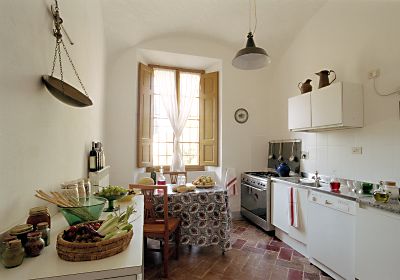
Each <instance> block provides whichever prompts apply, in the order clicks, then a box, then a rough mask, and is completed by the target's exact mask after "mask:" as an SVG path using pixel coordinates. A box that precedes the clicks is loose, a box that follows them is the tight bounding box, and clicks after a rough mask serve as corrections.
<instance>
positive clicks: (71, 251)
mask: <svg viewBox="0 0 400 280" xmlns="http://www.w3.org/2000/svg"><path fill="white" fill-rule="evenodd" d="M62 236H63V232H61V233H60V234H59V235H58V236H57V246H56V248H57V254H58V256H59V257H60V258H61V259H63V260H66V261H70V262H81V261H93V260H99V259H104V258H108V257H111V256H114V255H116V254H118V253H121V252H122V251H124V250H125V249H126V248H127V247H128V245H129V243H130V242H131V239H132V236H133V230H130V231H129V232H127V233H126V234H124V235H121V236H119V237H116V238H111V239H108V240H103V241H99V242H93V243H79V242H69V241H66V240H64V239H63V238H62Z"/></svg>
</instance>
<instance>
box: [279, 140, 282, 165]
mask: <svg viewBox="0 0 400 280" xmlns="http://www.w3.org/2000/svg"><path fill="white" fill-rule="evenodd" d="M279 144H280V145H279V156H278V160H279V161H281V160H282V159H283V157H282V142H281V143H279Z"/></svg>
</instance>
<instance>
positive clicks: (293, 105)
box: [288, 93, 311, 130]
mask: <svg viewBox="0 0 400 280" xmlns="http://www.w3.org/2000/svg"><path fill="white" fill-rule="evenodd" d="M288 110H289V112H290V113H289V118H288V121H289V129H290V130H295V129H298V128H311V93H305V94H302V95H298V96H295V97H292V98H289V101H288Z"/></svg>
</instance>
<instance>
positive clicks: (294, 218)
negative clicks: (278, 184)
mask: <svg viewBox="0 0 400 280" xmlns="http://www.w3.org/2000/svg"><path fill="white" fill-rule="evenodd" d="M288 202H289V211H288V214H289V215H288V217H289V225H291V226H292V227H295V228H297V227H298V226H299V213H298V209H297V188H293V187H289V189H288Z"/></svg>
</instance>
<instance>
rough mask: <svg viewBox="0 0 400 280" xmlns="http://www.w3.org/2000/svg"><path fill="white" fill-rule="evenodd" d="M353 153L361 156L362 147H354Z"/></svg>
mask: <svg viewBox="0 0 400 280" xmlns="http://www.w3.org/2000/svg"><path fill="white" fill-rule="evenodd" d="M351 153H352V154H353V155H361V154H362V147H353V148H351Z"/></svg>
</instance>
